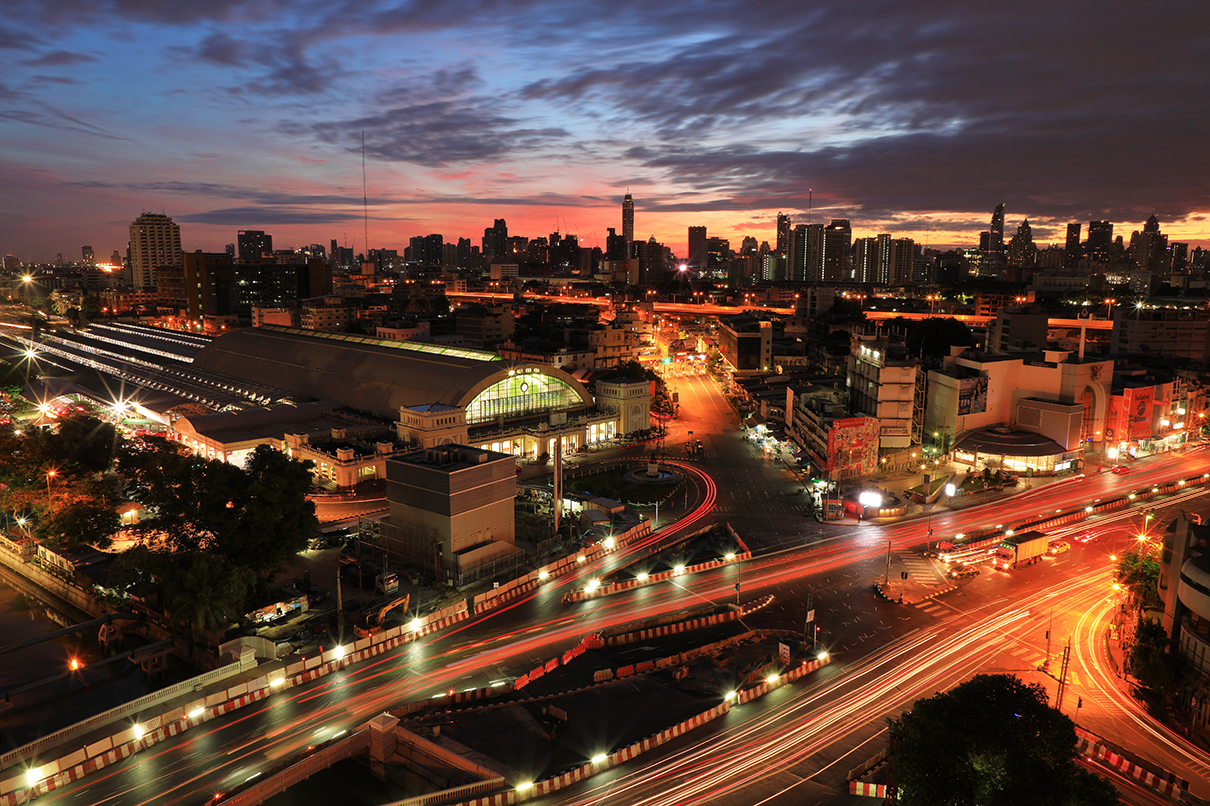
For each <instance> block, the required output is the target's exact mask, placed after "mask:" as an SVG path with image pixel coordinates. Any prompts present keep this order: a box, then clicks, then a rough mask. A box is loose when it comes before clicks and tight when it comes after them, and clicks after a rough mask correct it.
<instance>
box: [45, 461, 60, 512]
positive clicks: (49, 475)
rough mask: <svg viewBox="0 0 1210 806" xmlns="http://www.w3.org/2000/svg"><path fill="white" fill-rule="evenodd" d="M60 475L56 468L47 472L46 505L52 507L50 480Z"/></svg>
mask: <svg viewBox="0 0 1210 806" xmlns="http://www.w3.org/2000/svg"><path fill="white" fill-rule="evenodd" d="M56 475H58V471H57V470H55V469H54V468H51V469H50V470H48V471H46V505H47V506H50V480H51V479H53V478H54V477H55V476H56Z"/></svg>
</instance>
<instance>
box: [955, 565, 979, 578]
mask: <svg viewBox="0 0 1210 806" xmlns="http://www.w3.org/2000/svg"><path fill="white" fill-rule="evenodd" d="M950 576H951V577H952V578H954V579H967V578H968V577H977V576H979V566H977V565H955V566H954V567H953V568H951V569H950Z"/></svg>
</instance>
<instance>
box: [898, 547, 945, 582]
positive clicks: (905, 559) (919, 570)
mask: <svg viewBox="0 0 1210 806" xmlns="http://www.w3.org/2000/svg"><path fill="white" fill-rule="evenodd" d="M899 561H900V562H901V563H903V566H904V567H905V568H906V569H907V572H908V574H909V576H911V578H912V579H914V580H916V581H917V582H925V581H928V580H934V581H937V582H944V581H945V575H944V574H942V573H941V572H940V571H939V570H938V569H937V566H936V564H935V563H933V561H932V560H929V559H926V558H924V557H921V556H920V555H919V554H900V555H899Z"/></svg>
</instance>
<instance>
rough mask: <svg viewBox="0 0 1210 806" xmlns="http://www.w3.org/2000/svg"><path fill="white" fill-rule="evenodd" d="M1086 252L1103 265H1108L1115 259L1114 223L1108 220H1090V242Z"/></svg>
mask: <svg viewBox="0 0 1210 806" xmlns="http://www.w3.org/2000/svg"><path fill="white" fill-rule="evenodd" d="M1084 253H1085V254H1086V255H1087V256H1088V257H1089V258H1091V259H1092V260H1095V261H1096V262H1097V263H1100V264H1101V265H1102V266H1108V265H1109V263H1110V261H1111V260H1112V259H1113V224H1111V223H1110V222H1108V221H1089V222H1088V243H1087V245H1086V246H1085V249H1084Z"/></svg>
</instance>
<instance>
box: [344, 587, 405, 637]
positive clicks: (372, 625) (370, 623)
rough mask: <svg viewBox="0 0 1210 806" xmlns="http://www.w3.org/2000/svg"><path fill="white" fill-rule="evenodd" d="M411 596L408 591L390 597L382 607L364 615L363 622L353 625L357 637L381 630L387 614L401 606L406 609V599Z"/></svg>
mask: <svg viewBox="0 0 1210 806" xmlns="http://www.w3.org/2000/svg"><path fill="white" fill-rule="evenodd" d="M411 598H412V595H411V594H410V593H409V594H406V595H404V596H400V597H399V598H398V599H392V600H391V601H389V602H387V603H386V604H384V605H383V606H382V607H380V608H378V610H377V612H373V613H370V615H369V616H367V617H366V623H365V624H357V625H355V626H354V627H353V632H354V633H356V634H357V637H358V638H365V637H367V636H370V635H374V634H375V633H379V632H382V623H383V621H385V620H386V617H387V614H388V613H390V612H391V611H392V610H395V609H396V608H400V607H402V608H403V609H404V610H407V609H408V601H410V600H411Z"/></svg>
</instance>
